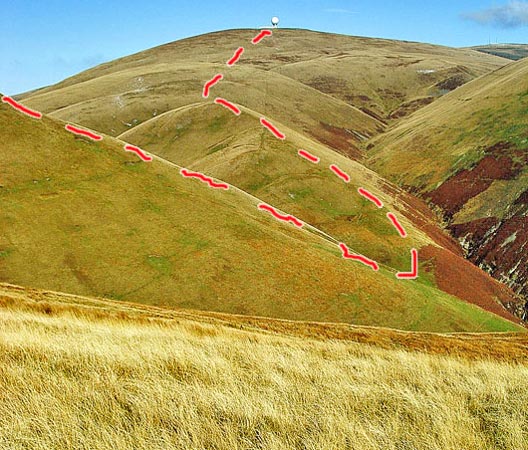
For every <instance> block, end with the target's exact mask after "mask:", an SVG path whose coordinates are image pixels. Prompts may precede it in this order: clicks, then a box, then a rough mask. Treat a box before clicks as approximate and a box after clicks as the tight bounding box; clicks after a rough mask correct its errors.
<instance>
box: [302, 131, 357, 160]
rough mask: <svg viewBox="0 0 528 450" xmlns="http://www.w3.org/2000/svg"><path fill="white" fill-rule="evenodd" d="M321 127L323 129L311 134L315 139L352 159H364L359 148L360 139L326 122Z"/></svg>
mask: <svg viewBox="0 0 528 450" xmlns="http://www.w3.org/2000/svg"><path fill="white" fill-rule="evenodd" d="M320 125H321V128H319V129H318V130H317V131H312V132H311V134H312V136H313V137H314V138H315V139H317V140H318V141H319V142H321V143H323V144H325V145H327V146H329V147H330V148H332V149H334V150H336V151H338V152H339V153H341V154H342V155H345V156H348V157H349V158H351V159H354V160H357V159H360V158H361V157H362V153H361V150H360V149H359V148H358V146H357V142H358V141H359V138H358V137H357V136H356V135H355V134H354V133H352V132H351V131H350V130H346V129H344V128H339V127H334V126H332V125H329V124H327V123H324V122H320ZM354 141H355V142H354Z"/></svg>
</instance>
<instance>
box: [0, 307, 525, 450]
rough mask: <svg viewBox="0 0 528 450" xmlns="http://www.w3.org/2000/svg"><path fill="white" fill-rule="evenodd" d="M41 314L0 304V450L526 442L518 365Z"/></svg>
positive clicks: (184, 323) (507, 445)
mask: <svg viewBox="0 0 528 450" xmlns="http://www.w3.org/2000/svg"><path fill="white" fill-rule="evenodd" d="M45 309H46V306H44V307H43V309H42V311H38V310H36V309H34V310H27V309H26V310H24V309H17V308H16V307H14V306H13V305H10V306H8V307H4V308H2V309H0V359H1V360H2V364H1V365H0V448H2V449H3V448H6V449H25V448H31V449H63V448H78V449H81V448H98V449H110V448H111V449H130V448H149V449H176V448H178V449H179V448H185V449H203V448H208V449H209V448H211V449H253V448H265V449H281V450H282V449H290V448H291V449H297V448H298V449H321V448H325V449H344V448H350V449H354V450H363V449H439V450H440V449H442V450H449V449H453V450H455V449H456V450H459V449H467V450H471V449H475V450H477V449H478V450H482V449H505V450H506V449H512V450H513V449H515V450H519V449H524V448H528V429H527V428H526V423H527V421H528V412H527V410H526V407H525V405H526V404H527V401H528V389H527V385H528V368H527V367H526V365H520V364H513V363H506V362H498V361H491V360H481V361H478V362H476V361H473V362H472V361H470V360H467V359H461V358H455V357H448V356H439V355H426V354H421V353H417V352H414V353H413V352H409V351H407V350H387V349H381V348H376V347H373V346H369V345H365V344H357V343H351V342H346V341H317V340H312V339H307V338H298V337H295V336H280V335H272V334H268V333H263V332H258V331H246V330H239V329H235V328H230V327H226V326H225V325H222V324H219V323H218V324H213V323H198V322H196V321H193V320H189V319H181V320H178V321H175V320H172V321H169V320H166V321H161V320H158V321H156V322H150V323H149V322H148V321H144V322H140V321H135V320H121V319H120V318H118V317H116V316H109V317H107V318H102V317H97V316H94V315H90V314H89V313H87V314H86V315H83V314H82V308H81V309H79V308H78V309H77V310H76V313H75V315H74V314H72V313H71V311H68V310H64V311H62V312H60V311H58V310H57V309H54V310H53V313H52V314H50V313H49V312H46V310H45ZM86 310H87V311H88V308H87V309H86Z"/></svg>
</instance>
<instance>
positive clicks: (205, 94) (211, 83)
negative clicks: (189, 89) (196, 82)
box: [202, 73, 224, 98]
mask: <svg viewBox="0 0 528 450" xmlns="http://www.w3.org/2000/svg"><path fill="white" fill-rule="evenodd" d="M223 78H224V76H223V75H222V74H221V73H219V74H218V75H215V76H214V77H213V78H212V79H211V80H209V81H208V82H207V83H205V85H204V88H203V93H202V96H203V98H207V97H209V91H210V90H211V88H212V87H213V86H214V85H215V84H216V83H218V82H219V81H221V80H223Z"/></svg>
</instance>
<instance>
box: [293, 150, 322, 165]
mask: <svg viewBox="0 0 528 450" xmlns="http://www.w3.org/2000/svg"><path fill="white" fill-rule="evenodd" d="M297 153H298V154H299V156H302V157H303V158H305V159H307V160H308V161H311V162H313V163H316V164H317V163H318V162H319V158H318V157H317V156H315V155H312V154H311V153H308V152H307V151H306V150H299V151H298V152H297Z"/></svg>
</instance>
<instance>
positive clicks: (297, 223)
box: [258, 203, 304, 228]
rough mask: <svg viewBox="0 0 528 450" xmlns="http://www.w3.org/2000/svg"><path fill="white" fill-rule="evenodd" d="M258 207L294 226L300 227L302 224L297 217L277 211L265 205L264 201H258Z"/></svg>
mask: <svg viewBox="0 0 528 450" xmlns="http://www.w3.org/2000/svg"><path fill="white" fill-rule="evenodd" d="M258 208H259V209H261V210H263V211H268V212H269V213H271V214H272V215H273V217H275V218H276V219H279V220H282V221H283V222H291V223H293V224H294V225H295V226H296V227H298V228H301V227H302V226H303V225H304V224H303V223H302V222H301V221H300V220H299V219H297V217H294V216H291V215H283V214H280V213H278V212H277V210H276V209H275V208H273V207H272V206H269V205H266V204H265V203H259V205H258Z"/></svg>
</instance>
